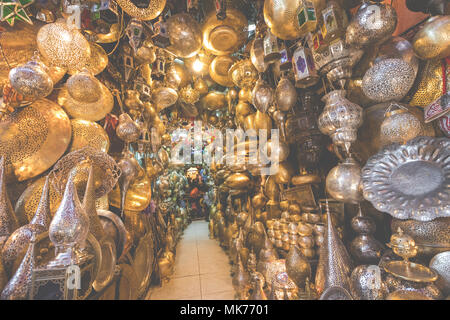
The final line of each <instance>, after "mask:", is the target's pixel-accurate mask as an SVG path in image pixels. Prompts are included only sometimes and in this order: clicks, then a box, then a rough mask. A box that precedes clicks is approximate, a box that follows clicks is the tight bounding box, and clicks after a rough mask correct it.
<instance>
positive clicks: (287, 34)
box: [264, 0, 325, 40]
mask: <svg viewBox="0 0 450 320" xmlns="http://www.w3.org/2000/svg"><path fill="white" fill-rule="evenodd" d="M312 2H313V5H314V8H315V9H316V10H315V11H316V15H317V17H319V16H320V14H321V10H322V9H324V8H325V0H313V1H312ZM300 5H301V0H267V1H264V20H265V22H266V24H267V26H268V27H269V28H270V30H271V32H272V33H273V34H274V35H276V36H277V37H278V38H280V39H283V40H295V39H297V38H300V37H302V36H304V35H305V34H306V33H305V34H304V32H305V29H304V28H301V27H300V25H299V21H298V17H297V15H298V14H299V8H300ZM306 32H307V31H306Z"/></svg>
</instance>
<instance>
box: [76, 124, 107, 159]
mask: <svg viewBox="0 0 450 320" xmlns="http://www.w3.org/2000/svg"><path fill="white" fill-rule="evenodd" d="M70 122H71V124H72V143H71V145H70V149H69V152H72V151H75V150H79V149H82V148H84V147H86V146H90V147H92V148H94V149H95V150H99V151H103V152H108V150H109V137H108V134H107V133H106V131H105V129H103V128H102V126H100V125H99V124H98V123H96V122H93V121H88V120H82V119H73V120H71V121H70Z"/></svg>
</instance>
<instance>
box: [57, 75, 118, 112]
mask: <svg viewBox="0 0 450 320" xmlns="http://www.w3.org/2000/svg"><path fill="white" fill-rule="evenodd" d="M100 93H101V95H100V99H99V100H98V101H95V102H81V101H77V100H75V99H74V98H73V97H72V96H71V95H70V94H69V92H68V90H67V88H66V87H63V88H61V90H60V92H59V95H58V104H59V105H61V106H62V107H63V108H64V110H66V112H67V113H68V114H69V115H70V116H71V117H73V118H76V119H84V120H90V121H99V120H101V119H103V118H104V117H105V116H106V114H107V113H109V112H111V110H112V108H113V107H114V98H113V95H112V94H111V92H110V91H109V89H108V88H107V87H106V86H105V85H104V84H102V83H100Z"/></svg>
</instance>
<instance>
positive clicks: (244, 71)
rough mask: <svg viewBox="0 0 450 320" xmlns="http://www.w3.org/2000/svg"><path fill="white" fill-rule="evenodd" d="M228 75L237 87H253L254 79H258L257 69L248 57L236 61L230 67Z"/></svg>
mask: <svg viewBox="0 0 450 320" xmlns="http://www.w3.org/2000/svg"><path fill="white" fill-rule="evenodd" d="M228 76H229V77H230V78H231V80H232V81H233V83H234V84H235V85H236V86H237V87H239V88H253V86H254V84H255V83H256V80H258V71H257V70H256V68H255V67H254V66H253V64H252V62H251V61H250V59H244V60H239V61H237V62H236V63H234V64H233V65H232V66H231V67H230V69H229V71H228Z"/></svg>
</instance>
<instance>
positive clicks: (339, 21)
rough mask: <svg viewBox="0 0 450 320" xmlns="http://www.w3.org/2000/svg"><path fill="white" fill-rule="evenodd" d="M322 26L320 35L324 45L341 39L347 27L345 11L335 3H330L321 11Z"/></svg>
mask: <svg viewBox="0 0 450 320" xmlns="http://www.w3.org/2000/svg"><path fill="white" fill-rule="evenodd" d="M322 17H323V25H322V28H321V30H322V32H321V33H322V35H323V38H324V41H325V42H326V43H330V42H332V41H333V40H335V39H337V38H339V37H342V36H343V35H344V34H345V30H346V28H347V25H348V18H347V14H346V13H345V11H344V10H343V9H342V8H341V7H340V6H339V4H337V3H336V2H335V1H330V2H329V4H328V6H327V7H326V8H325V9H324V10H323V11H322Z"/></svg>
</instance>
